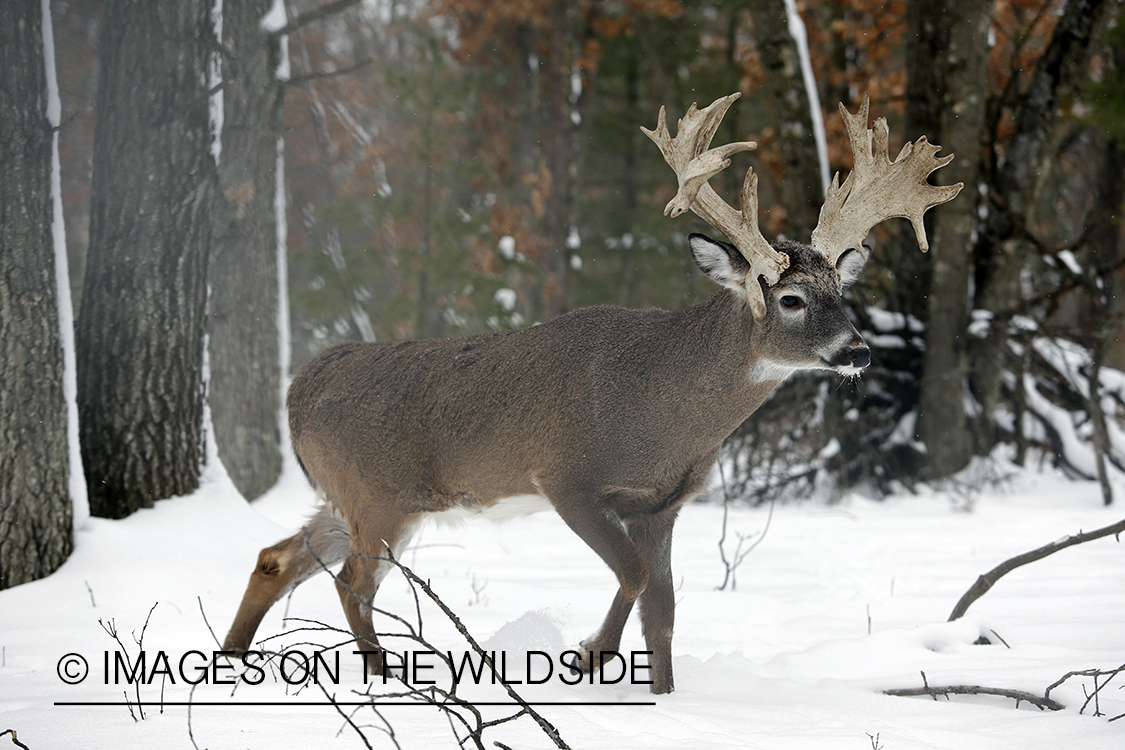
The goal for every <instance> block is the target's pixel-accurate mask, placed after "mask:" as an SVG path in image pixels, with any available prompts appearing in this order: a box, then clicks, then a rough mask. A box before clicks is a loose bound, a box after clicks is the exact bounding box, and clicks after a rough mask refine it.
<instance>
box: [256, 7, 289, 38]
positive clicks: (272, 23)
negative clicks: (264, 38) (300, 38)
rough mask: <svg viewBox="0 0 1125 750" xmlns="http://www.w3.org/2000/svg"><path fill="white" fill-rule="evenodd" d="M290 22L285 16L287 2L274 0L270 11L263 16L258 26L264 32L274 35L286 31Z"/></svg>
mask: <svg viewBox="0 0 1125 750" xmlns="http://www.w3.org/2000/svg"><path fill="white" fill-rule="evenodd" d="M288 20H289V19H288V18H287V17H286V15H285V0H273V5H271V6H270V9H269V10H268V11H266V14H265V15H264V16H262V20H260V21H258V25H259V26H260V27H261V29H262V31H264V32H266V33H267V34H272V33H274V32H276V31H280V30H281V29H284V28H285V24H286V23H287V22H288Z"/></svg>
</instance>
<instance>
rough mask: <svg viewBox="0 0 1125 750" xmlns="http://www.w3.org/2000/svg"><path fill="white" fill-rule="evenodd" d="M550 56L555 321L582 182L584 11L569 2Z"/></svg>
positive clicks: (563, 298) (556, 21) (562, 302)
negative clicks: (577, 76)
mask: <svg viewBox="0 0 1125 750" xmlns="http://www.w3.org/2000/svg"><path fill="white" fill-rule="evenodd" d="M549 13H550V19H551V29H550V31H549V35H550V36H549V41H548V49H549V51H550V54H549V56H548V59H547V60H546V61H544V64H543V66H542V73H541V75H542V85H541V87H540V90H539V96H540V97H541V100H542V106H543V109H542V118H541V120H540V128H541V132H542V134H543V138H544V141H545V146H546V148H545V149H544V150H543V151H544V152H543V154H542V156H541V157H540V158H541V159H543V161H544V163H545V166H546V174H547V175H548V179H549V180H550V184H549V185H548V186H546V192H547V201H546V213H545V216H544V217H543V226H544V234H545V235H546V240H547V247H546V258H545V259H544V269H543V270H544V279H543V319H544V320H550V319H551V318H556V317H558V316H559V315H561V314H562V313H564V312H566V309H567V276H568V270H569V263H570V253H569V250H568V247H567V240H568V237H569V233H570V227H571V226H572V224H573V222H574V205H575V200H576V193H577V180H578V152H577V148H576V141H575V138H574V132H573V131H574V129H575V128H577V127H578V126H579V124H580V120H579V121H578V122H576V121H575V120H574V119H573V115H574V114H575V113H576V112H577V102H578V100H579V99H580V96H581V92H578V93H575V92H573V91H572V88H571V87H572V75H573V74H574V73H575V72H576V69H575V66H576V65H577V64H578V61H577V59H576V58H577V56H578V45H579V43H580V42H579V34H580V30H579V24H580V21H581V19H580V18H579V14H580V13H581V10H580V9H579V8H578V7H577V6H576V5H575V4H573V3H571V2H569V1H568V0H552V2H551V6H550V10H549Z"/></svg>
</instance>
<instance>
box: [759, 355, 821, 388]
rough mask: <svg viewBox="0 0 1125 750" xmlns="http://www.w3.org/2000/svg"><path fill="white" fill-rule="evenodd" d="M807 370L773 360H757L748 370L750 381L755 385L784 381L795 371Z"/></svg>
mask: <svg viewBox="0 0 1125 750" xmlns="http://www.w3.org/2000/svg"><path fill="white" fill-rule="evenodd" d="M805 369H809V368H806V367H796V366H794V365H791V364H789V363H788V362H778V361H777V360H773V359H759V360H758V361H757V362H755V363H754V366H753V367H751V368H750V380H752V381H754V382H755V383H765V382H768V381H771V380H785V379H786V378H787V377H789V376H790V375H792V374H793V373H795V372H797V370H805Z"/></svg>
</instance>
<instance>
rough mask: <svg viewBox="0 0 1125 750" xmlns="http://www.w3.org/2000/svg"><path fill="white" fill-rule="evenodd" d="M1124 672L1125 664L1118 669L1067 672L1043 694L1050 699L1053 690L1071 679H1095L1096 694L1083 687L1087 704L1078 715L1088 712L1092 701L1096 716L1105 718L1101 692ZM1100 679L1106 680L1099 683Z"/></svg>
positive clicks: (1115, 719)
mask: <svg viewBox="0 0 1125 750" xmlns="http://www.w3.org/2000/svg"><path fill="white" fill-rule="evenodd" d="M1122 672H1125V664H1122V665H1121V666H1120V667H1118V668H1117V669H1083V670H1079V671H1075V672H1067V673H1066V674H1064V675H1063V676H1062V677H1060V678H1059V679H1057V680H1055V681H1054V682H1052V683H1051V684H1050V685H1048V686H1047V690H1046V692H1044V693H1043V695H1044V696H1046V697H1050V695H1051V691H1052V690H1054V689H1055V688H1057V687H1058V686H1059V685H1061V684H1063V683H1064V682H1066V681H1067V680H1069V679H1070V678H1071V677H1093V678H1094V692H1092V693H1086V689H1085V687H1083V689H1082V692H1083V693H1084V694H1085V695H1086V702H1085V703H1083V704H1082V708H1080V709H1078V713H1084V712H1085V711H1086V707H1087V706H1089V705H1090V701H1093V702H1094V716H1105V714H1103V713H1102V708H1101V702H1100V700H1099V697H1100V695H1101V691H1102V689H1103V688H1104V687H1105V686H1106V685H1108V684H1109V681H1110V680H1112V679H1113V678H1114V677H1116V676H1117V675H1119V674H1121V673H1122ZM1099 677H1104V678H1105V680H1104V681H1102V682H1100V683H1099V682H1098V678H1099ZM1123 716H1125V714H1119V715H1117V716H1114V717H1113V718H1111V719H1110V721H1117V720H1118V719H1120V718H1122V717H1123Z"/></svg>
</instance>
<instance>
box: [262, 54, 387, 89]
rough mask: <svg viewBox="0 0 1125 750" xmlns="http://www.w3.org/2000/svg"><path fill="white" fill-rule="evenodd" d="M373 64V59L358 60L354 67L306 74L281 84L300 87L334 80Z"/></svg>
mask: <svg viewBox="0 0 1125 750" xmlns="http://www.w3.org/2000/svg"><path fill="white" fill-rule="evenodd" d="M374 62H375V61H374V60H373V59H371V58H367V59H365V60H360V61H359V62H357V63H356V64H355V65H349V66H347V67H346V68H338V69H337V70H325V71H321V72H320V73H306V74H305V75H303V76H297V77H296V78H290V79H289V80H287V81H283V82H282V83H284V84H285V85H286V86H300V85H302V84H305V83H311V82H312V81H319V80H321V79H322V78H334V77H336V76H343V75H347V74H349V73H354V72H356V71H357V70H363V69H364V68H366V67H367V66H368V65H371V64H372V63H374Z"/></svg>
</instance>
